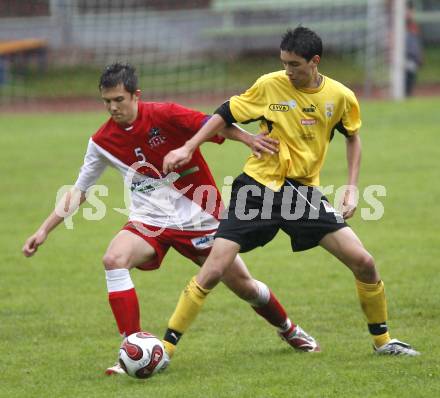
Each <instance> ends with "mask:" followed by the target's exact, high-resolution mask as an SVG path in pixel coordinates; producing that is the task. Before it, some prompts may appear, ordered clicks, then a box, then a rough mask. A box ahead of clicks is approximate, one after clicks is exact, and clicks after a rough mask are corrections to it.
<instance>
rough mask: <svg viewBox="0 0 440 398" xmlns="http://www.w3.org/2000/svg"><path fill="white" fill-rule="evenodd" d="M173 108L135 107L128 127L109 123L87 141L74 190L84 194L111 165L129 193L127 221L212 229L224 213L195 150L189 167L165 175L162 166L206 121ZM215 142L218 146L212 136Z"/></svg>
mask: <svg viewBox="0 0 440 398" xmlns="http://www.w3.org/2000/svg"><path fill="white" fill-rule="evenodd" d="M209 117H210V116H209V115H206V114H204V113H201V112H198V111H194V110H191V109H188V108H185V107H183V106H181V105H178V104H174V103H157V102H139V107H138V116H137V119H136V120H135V121H134V122H133V124H132V125H131V126H128V127H125V128H124V127H121V126H119V125H118V124H117V123H115V122H114V121H113V120H112V119H111V118H110V119H109V120H108V121H107V122H106V123H105V124H104V125H103V126H102V127H101V128H100V129H99V130H98V131H97V132H96V133H95V134H94V135H93V136H92V137H91V139H90V141H89V145H88V148H87V153H86V155H85V158H84V164H83V166H82V167H81V171H80V174H79V177H78V180H77V181H76V183H75V185H76V187H78V188H79V189H80V190H81V191H83V192H86V191H87V189H89V188H90V187H91V186H92V185H94V184H95V183H96V181H97V180H98V178H99V176H100V175H101V174H102V172H103V171H104V170H105V168H106V167H107V166H108V165H110V166H113V167H114V168H116V169H118V170H119V171H120V172H121V174H122V176H123V178H124V182H125V184H126V186H127V187H128V189H129V190H130V193H131V206H130V214H129V220H130V221H140V222H142V223H144V224H147V225H153V226H157V227H165V228H174V229H181V230H212V229H215V228H217V226H218V218H219V215H220V212H221V211H222V210H223V205H222V202H221V196H220V193H219V191H218V189H217V187H216V185H215V181H214V178H213V176H212V174H211V172H210V170H209V168H208V165H207V164H206V161H205V159H204V158H203V156H202V154H201V153H200V151H199V150H196V151H195V153H194V155H193V157H192V160H191V162H190V163H189V164H187V165H186V166H184V167H182V168H181V169H178V170H176V172H173V173H170V174H168V175H163V174H162V172H161V170H162V162H163V158H164V156H165V155H166V154H167V153H168V152H169V151H171V150H173V149H176V148H178V147H180V146H182V145H183V144H184V143H185V142H186V141H187V140H188V139H189V138H191V137H192V136H193V135H194V134H195V133H196V132H197V131H198V130H199V129H200V127H201V126H202V125H203V124H204V123H205V122H206V121H207V120H208V119H209ZM212 141H213V142H216V143H219V144H220V143H222V142H223V141H224V138H223V137H219V136H215V137H213V139H212Z"/></svg>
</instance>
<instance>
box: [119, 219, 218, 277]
mask: <svg viewBox="0 0 440 398" xmlns="http://www.w3.org/2000/svg"><path fill="white" fill-rule="evenodd" d="M122 230H126V231H130V232H132V233H134V234H136V235H138V236H140V237H141V238H142V239H144V240H145V241H146V242H147V243H149V244H150V245H151V246H152V247H153V248H154V250H155V251H156V257H155V258H154V259H153V260H152V261H150V262H148V263H145V264H142V265H140V266H138V267H137V268H139V269H141V270H144V271H149V270H154V269H157V268H159V267H160V264H161V263H162V260H163V258H164V257H165V254H167V251H168V249H169V248H170V247H173V248H174V249H176V250H177V251H178V252H179V253H180V254H181V255H182V256H185V257H186V258H189V259H190V260H192V261H194V262H196V263H197V259H198V258H200V257H207V256H208V255H209V252H210V251H211V247H212V245H213V244H214V234H215V233H216V231H217V230H216V229H213V230H208V231H181V230H179V229H170V228H160V227H154V226H151V225H147V224H142V223H140V222H138V221H129V222H128V223H127V224H125V225H124V227H123V228H122Z"/></svg>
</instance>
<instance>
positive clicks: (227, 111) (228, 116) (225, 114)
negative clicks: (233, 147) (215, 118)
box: [214, 101, 236, 126]
mask: <svg viewBox="0 0 440 398" xmlns="http://www.w3.org/2000/svg"><path fill="white" fill-rule="evenodd" d="M214 113H216V114H217V115H220V116H221V117H222V119H223V120H224V121H225V123H226V124H227V125H228V126H231V125H232V123H235V122H236V120H235V119H234V116H232V112H231V107H230V106H229V101H225V102H223V104H221V105H220V106H219V107H218V108H217V109H216V110H215V112H214Z"/></svg>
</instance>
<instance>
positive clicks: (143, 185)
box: [23, 63, 319, 374]
mask: <svg viewBox="0 0 440 398" xmlns="http://www.w3.org/2000/svg"><path fill="white" fill-rule="evenodd" d="M99 89H100V92H101V96H102V99H103V101H104V104H105V106H106V108H107V110H108V112H109V113H110V118H109V119H108V121H107V122H106V123H104V125H102V126H101V127H100V128H99V129H98V131H97V132H96V133H95V134H94V135H93V136H92V137H91V139H90V141H89V144H88V148H87V152H86V155H85V158H84V164H83V166H82V167H81V171H80V173H79V177H78V179H77V181H76V183H75V186H74V188H72V190H70V191H69V192H68V193H66V195H65V196H64V197H63V198H62V199H61V200H60V202H59V203H58V204H57V206H56V208H55V210H54V211H53V212H52V213H51V214H50V215H49V216H48V218H47V219H46V220H45V221H44V222H43V223H42V225H41V226H40V227H39V228H38V230H37V231H36V232H35V233H34V234H33V235H32V236H30V237H29V238H28V239H27V241H26V243H25V245H24V247H23V253H24V255H25V256H27V257H30V256H32V255H34V254H35V253H36V251H37V249H38V247H39V246H40V245H42V244H43V243H44V242H45V240H46V238H47V236H48V234H49V233H50V232H51V231H52V230H53V229H54V228H55V227H56V226H57V225H59V224H60V223H61V222H62V221H63V220H64V218H65V217H67V216H69V215H71V214H72V213H73V212H74V211H75V210H76V209H77V208H78V207H79V206H80V205H81V204H82V203H83V202H84V201H85V200H86V193H87V191H88V189H89V188H90V187H91V186H92V185H94V184H95V182H96V181H97V180H98V178H99V177H100V175H101V174H102V173H103V171H104V170H105V168H106V167H107V166H112V167H114V168H116V169H117V170H119V171H120V172H121V174H122V175H123V177H124V182H125V184H126V185H127V186H128V188H129V189H130V191H131V207H130V214H129V219H128V223H127V224H125V226H124V227H123V228H122V230H121V231H120V232H119V233H118V234H117V235H116V236H115V237H114V239H113V240H112V241H111V242H110V244H109V247H108V248H107V251H106V253H105V255H104V258H103V263H104V267H105V276H106V281H107V289H108V299H109V303H110V307H111V309H112V311H113V314H114V317H115V320H116V323H117V325H118V329H119V332H120V334H121V335H122V336H128V335H130V334H132V333H135V332H138V331H140V330H141V325H140V313H139V303H138V298H137V295H136V290H135V287H134V284H133V281H132V279H131V277H130V270H131V269H132V268H139V269H141V270H154V269H157V268H158V267H159V266H160V264H161V262H162V260H163V258H164V256H165V254H166V253H167V251H168V249H169V248H170V247H173V248H174V249H176V250H177V251H178V252H179V253H181V254H182V255H183V256H185V257H187V258H189V259H191V260H192V261H193V262H195V263H196V264H198V265H201V264H203V262H204V260H205V259H206V257H207V256H208V254H209V252H210V250H211V246H212V244H213V241H214V233H215V232H216V230H217V226H218V224H219V217H220V212H221V211H222V210H223V205H222V201H221V197H220V193H219V191H218V189H217V187H216V185H215V181H214V178H213V176H212V175H211V172H210V170H209V168H208V166H207V164H206V162H205V160H204V158H203V156H202V154H201V153H200V151H198V150H196V151H195V153H194V155H193V157H192V160H191V161H190V162H189V163H188V164H187V165H186V166H185V167H184V168H182V169H177V170H175V171H174V172H172V173H169V174H167V175H164V174H162V173H161V172H160V171H159V170H161V168H162V163H163V159H164V157H165V155H166V154H167V153H168V152H169V151H171V150H174V149H176V148H179V147H181V146H182V145H183V144H184V143H185V142H186V141H187V140H188V139H190V138H191V137H192V136H193V135H194V134H195V133H196V132H197V131H198V130H199V129H200V128H201V127H202V126H203V125H204V123H206V122H207V121H208V120H209V118H210V116H209V115H206V114H204V113H202V112H198V111H195V110H192V109H188V108H185V107H183V106H181V105H178V104H175V103H157V102H144V101H141V100H140V90H139V88H138V83H137V76H136V74H135V70H134V68H133V67H132V66H130V65H128V64H120V63H115V64H112V65H109V66H108V67H106V68H105V70H104V72H103V74H102V75H101V78H100V82H99ZM224 137H226V138H229V139H234V140H238V141H241V142H243V143H245V144H246V145H248V146H249V147H250V148H251V149H252V151H253V153H254V154H255V155H256V156H260V154H261V152H269V153H273V152H276V151H277V141H276V140H274V139H270V138H268V137H266V135H265V134H260V135H256V136H253V135H250V134H248V133H247V132H246V131H244V130H242V129H240V128H238V127H236V126H235V125H233V126H230V127H227V128H225V129H224V130H223V131H222V136H219V135H215V136H214V137H213V138H212V139H211V141H212V142H215V143H218V144H221V143H222V142H223V141H224ZM222 281H223V282H224V283H225V285H226V286H227V287H228V288H229V289H231V290H232V291H233V292H234V293H235V294H236V295H237V296H239V297H240V298H242V299H244V300H246V301H247V302H249V303H250V304H251V306H252V307H253V308H254V310H255V311H256V312H257V313H258V314H260V315H261V316H262V317H264V318H265V319H266V320H267V321H268V322H269V323H271V324H272V325H274V326H275V327H276V328H277V329H278V333H279V334H280V335H281V337H283V338H284V339H286V341H287V343H288V344H290V345H291V346H292V347H293V348H295V349H298V350H301V351H318V350H319V346H318V344H317V343H316V341H315V340H314V339H313V337H311V336H309V335H308V334H307V333H305V332H304V331H303V330H302V329H301V328H299V326H297V325H295V324H293V323H292V322H291V321H290V319H289V317H288V316H287V314H286V311H285V310H284V308H283V307H282V305H281V304H280V303H279V302H278V300H277V299H276V297H275V295H274V294H273V293H272V292H271V291H270V289H269V288H268V287H267V286H266V285H265V284H264V283H263V282H260V281H257V280H255V279H253V278H252V277H251V275H250V274H249V271H248V270H247V268H246V266H245V264H244V263H243V261H242V260H241V258H240V257H239V256H236V258H235V259H234V261H233V264H232V265H231V267H230V268H229V271H227V272H226V273H225V275H224V276H223V278H222ZM201 294H202V295H203V292H201ZM293 329H295V330H296V331H297V332H298V331H300V332H301V333H294V334H292V330H293ZM179 338H180V335H179V333H178V332H176V331H170V336H168V339H172V341H173V342H177V341H178V339H179ZM170 354H172V353H170ZM106 373H107V374H114V373H124V372H123V370H122V368H121V367H120V366H119V365H118V364H117V365H115V366H112V367H110V368H108V369H107V371H106Z"/></svg>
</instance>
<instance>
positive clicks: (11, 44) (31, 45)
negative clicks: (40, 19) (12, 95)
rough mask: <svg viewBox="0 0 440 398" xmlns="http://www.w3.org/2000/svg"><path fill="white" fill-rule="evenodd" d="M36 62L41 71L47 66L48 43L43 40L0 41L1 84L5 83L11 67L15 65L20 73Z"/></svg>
mask: <svg viewBox="0 0 440 398" xmlns="http://www.w3.org/2000/svg"><path fill="white" fill-rule="evenodd" d="M32 60H36V61H37V63H38V66H39V68H40V70H44V69H45V68H46V64H47V42H46V40H42V39H33V38H31V39H20V40H5V41H0V84H2V83H5V82H6V79H7V72H8V69H9V65H10V64H11V63H14V64H16V65H17V68H18V69H19V70H20V71H24V70H26V68H27V67H28V65H29V64H30V63H31V62H32Z"/></svg>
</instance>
